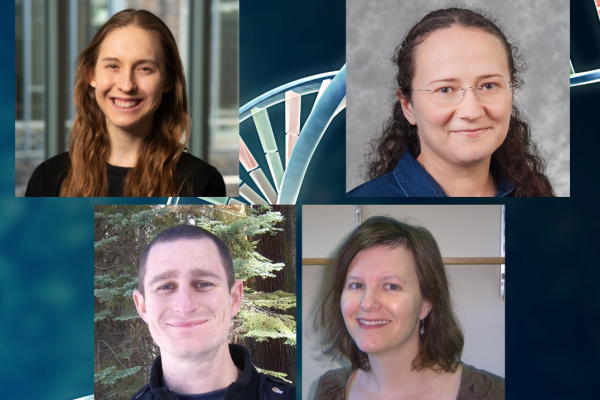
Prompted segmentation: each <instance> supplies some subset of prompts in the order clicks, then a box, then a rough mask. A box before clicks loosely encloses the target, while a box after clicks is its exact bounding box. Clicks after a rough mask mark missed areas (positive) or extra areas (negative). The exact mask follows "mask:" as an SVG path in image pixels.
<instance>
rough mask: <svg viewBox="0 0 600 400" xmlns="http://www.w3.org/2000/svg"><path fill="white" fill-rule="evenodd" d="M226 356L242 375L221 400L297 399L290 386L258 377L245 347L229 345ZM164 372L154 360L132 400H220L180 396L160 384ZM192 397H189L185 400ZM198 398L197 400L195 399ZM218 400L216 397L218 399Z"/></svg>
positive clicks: (213, 394)
mask: <svg viewBox="0 0 600 400" xmlns="http://www.w3.org/2000/svg"><path fill="white" fill-rule="evenodd" d="M229 354H230V355H231V360H232V361H233V363H234V364H235V366H236V367H237V368H238V369H240V370H241V371H242V377H241V378H240V380H238V381H235V382H233V383H232V384H231V385H229V386H228V387H226V388H224V390H225V392H224V396H223V397H222V398H223V399H224V400H234V399H235V400H292V399H296V388H295V387H293V386H290V384H289V383H287V382H284V381H282V380H279V379H277V378H273V377H271V376H269V375H265V374H262V373H259V372H258V371H257V370H256V368H254V365H252V358H251V357H250V353H249V352H248V350H246V348H245V347H244V346H240V345H238V344H229ZM162 377H163V370H162V362H161V360H160V356H159V357H157V358H156V360H154V363H153V364H152V370H151V371H150V382H149V383H148V384H147V385H146V386H144V387H143V388H142V389H140V390H139V391H138V392H137V393H136V394H134V395H133V397H132V398H131V400H182V399H188V398H189V399H196V398H197V399H203V400H204V399H205V398H204V397H202V396H206V395H210V396H215V395H217V396H219V395H220V394H219V392H221V390H217V391H215V392H210V393H205V394H204V395H186V396H185V397H184V396H181V395H179V394H177V393H175V392H173V391H172V390H171V389H169V388H167V387H166V386H165V385H164V383H163V378H162ZM188 396H192V397H188ZM194 396H200V397H194ZM217 398H219V397H217Z"/></svg>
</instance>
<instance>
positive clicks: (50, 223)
mask: <svg viewBox="0 0 600 400" xmlns="http://www.w3.org/2000/svg"><path fill="white" fill-rule="evenodd" d="M589 1H591V0H589ZM261 3H262V2H261ZM276 3H277V4H279V6H278V7H280V8H279V9H278V13H285V12H286V7H289V9H287V11H289V13H287V14H269V13H268V12H265V13H264V15H263V16H262V19H260V18H261V17H260V16H259V15H257V16H254V17H253V18H256V19H254V20H253V21H254V25H255V28H256V30H257V33H256V36H254V38H256V40H255V42H254V45H256V46H260V45H261V43H262V42H261V40H266V39H267V38H268V37H269V35H273V34H281V32H284V28H285V26H287V28H288V29H289V30H290V31H292V30H293V32H292V33H290V37H294V38H296V40H298V41H299V42H300V41H302V40H303V36H302V34H301V32H302V31H303V30H306V31H307V32H308V31H310V30H311V29H315V27H314V26H312V24H311V23H310V18H311V15H314V13H317V14H318V13H326V14H327V16H328V18H329V19H330V20H331V19H333V20H335V21H339V18H340V13H343V12H344V11H345V10H344V9H343V7H342V8H340V7H338V8H329V7H324V6H323V5H322V4H324V3H322V2H317V1H307V2H306V7H312V8H309V9H308V10H309V11H311V12H312V13H313V14H311V13H309V12H307V13H306V14H303V17H304V19H303V20H298V19H296V18H295V17H294V14H293V12H294V11H296V10H298V7H299V6H298V4H297V3H292V2H281V1H279V2H276ZM303 4H304V3H303ZM241 7H242V8H241V16H240V18H241V21H240V34H241V33H242V31H243V29H244V26H243V24H245V23H248V22H247V20H246V22H244V21H245V20H244V15H245V12H246V10H247V8H245V7H247V3H246V1H242V5H241ZM13 14H14V6H13V5H12V3H10V2H0V16H1V17H0V18H2V20H1V21H2V23H1V24H0V53H1V54H5V55H8V56H7V57H6V58H7V60H5V62H3V63H1V64H0V88H1V89H2V93H3V96H1V97H0V113H1V114H0V115H1V116H2V117H3V118H0V132H1V134H0V140H1V143H2V146H0V152H1V155H2V157H0V165H1V166H2V168H0V170H1V171H2V172H1V173H0V361H1V362H0V383H1V384H2V389H1V390H0V398H2V399H24V400H29V399H31V400H33V399H50V400H54V399H56V400H66V399H73V398H77V397H82V396H85V395H88V394H91V393H92V391H93V359H94V352H93V338H94V332H93V316H92V315H93V205H94V204H100V203H102V204H110V203H119V204H133V203H137V204H140V203H144V204H150V203H154V202H156V203H163V204H164V203H165V202H166V198H159V199H152V201H148V200H147V199H111V198H107V199H101V200H98V199H38V198H20V199H15V198H14V197H13V196H14V158H13V157H14V152H13V150H12V140H11V138H12V134H13V121H12V120H13V115H14V102H13V101H11V99H10V97H11V96H12V93H14V89H15V88H14V72H15V71H14V62H13V61H14V60H13V59H12V58H11V57H10V56H11V55H12V54H14V44H13V43H14V41H13V35H14V19H13V17H12V15H13ZM276 15H284V16H285V18H284V17H281V18H280V19H281V20H283V22H285V24H283V23H281V24H279V25H278V28H277V29H278V30H275V31H268V30H267V29H266V27H268V25H269V23H271V22H272V21H271V20H273V19H276V17H275V16H276ZM341 15H343V14H341ZM336 18H338V19H336ZM577 18H578V17H577V14H576V13H574V12H572V13H571V19H572V21H571V26H575V25H576V23H577V21H578V20H577ZM294 21H296V22H295V23H294V24H292V22H294ZM261 25H262V26H266V27H265V28H264V29H262V30H261V29H260V28H261ZM284 25H285V26H284ZM328 26H330V27H331V29H342V31H343V30H344V25H343V24H342V25H341V26H340V25H337V22H334V23H333V24H331V23H330V24H329V25H328ZM292 34H293V35H292ZM258 39H261V40H258ZM321 40H322V41H327V40H328V39H327V36H323V37H322V38H321ZM240 44H241V46H242V48H241V51H244V47H246V48H247V46H249V45H251V44H252V43H250V44H249V42H247V41H244V38H243V37H240ZM280 46H281V47H280V51H279V52H276V51H275V50H276V49H277V47H273V48H271V49H270V50H271V51H270V52H269V53H265V54H266V55H263V57H264V58H263V62H265V63H266V62H270V60H271V58H269V57H272V59H273V60H274V61H273V62H280V60H281V59H283V60H285V58H286V56H287V54H288V53H287V51H288V48H287V47H285V48H284V47H283V44H281V45H280ZM274 49H275V50H274ZM284 50H285V51H284ZM269 54H270V55H269ZM303 54H308V55H310V52H308V53H303ZM308 55H307V56H306V57H308ZM240 56H242V54H241V55H240ZM336 57H337V59H336V60H334V61H335V65H338V64H339V61H337V60H340V57H339V56H336ZM243 60H244V59H243V58H240V74H243V73H244V69H245V65H244V61H243ZM340 61H342V62H343V59H341V60H340ZM280 65H281V66H280V67H279V68H281V69H282V72H285V71H283V69H284V67H285V66H284V65H283V63H281V64H280ZM289 65H291V64H289ZM289 65H288V66H289ZM340 66H341V65H340ZM255 68H257V67H255ZM338 68H339V67H338ZM566 71H567V60H565V80H566V78H567V76H566ZM269 72H270V73H271V74H272V75H274V74H275V72H277V70H276V69H273V70H269ZM297 72H298V73H299V74H302V75H304V76H306V75H309V74H311V73H317V72H321V71H320V70H319V71H316V72H313V71H306V74H304V73H302V71H297ZM291 79H292V77H291V76H289V74H288V76H285V77H283V78H281V80H282V81H284V82H283V83H285V82H287V81H289V80H291ZM255 81H257V83H260V81H259V80H258V78H257V77H256V78H255ZM240 82H241V85H242V86H240V102H242V101H243V98H244V93H243V90H247V89H246V87H245V86H243V85H245V83H244V82H243V81H242V76H240ZM268 86H269V87H273V86H272V85H268ZM587 86H589V87H582V88H581V89H577V88H575V89H577V90H574V89H572V91H571V101H572V107H571V110H572V115H571V125H572V130H573V132H575V133H576V134H575V135H574V139H573V141H572V142H573V143H572V150H571V151H572V155H573V157H571V159H572V160H573V162H572V164H573V165H572V172H571V176H572V188H573V189H572V193H571V196H572V197H571V198H561V199H505V200H504V203H505V204H506V229H507V232H506V240H507V241H506V257H507V281H508V284H507V296H506V301H507V304H506V306H507V307H506V310H507V311H506V338H507V339H506V349H507V350H506V365H507V367H506V379H507V399H561V400H563V399H592V398H597V396H598V395H597V389H596V387H595V382H596V380H597V372H596V371H597V366H596V364H597V360H598V359H599V358H600V336H599V335H598V332H600V322H599V320H598V309H599V307H600V296H598V292H599V290H598V288H599V287H600V284H599V282H600V268H598V260H599V259H600V246H599V243H600V213H599V210H598V207H597V198H598V196H599V194H600V193H599V190H598V186H597V183H596V179H595V178H596V176H597V173H596V171H597V170H598V164H597V162H596V160H597V158H598V157H597V152H598V150H597V149H598V148H599V146H598V144H599V143H598V137H599V133H598V132H599V128H598V123H597V121H596V115H597V110H598V106H599V105H600V104H598V98H599V94H600V84H595V85H587ZM261 90H262V89H256V91H257V92H260V93H262V92H263V91H261ZM260 93H258V94H260ZM248 97H252V96H248ZM254 97H255V96H253V97H252V98H254ZM341 115H342V114H340V116H341ZM338 117H339V116H338ZM332 137H333V138H335V139H337V140H330V141H326V140H325V138H324V140H323V141H322V142H321V144H320V145H319V149H318V152H319V153H315V158H314V159H313V162H315V168H317V166H318V167H319V168H318V169H316V170H315V172H314V174H313V175H311V178H310V179H309V178H308V175H307V181H306V182H309V184H312V183H313V182H314V185H315V186H314V189H310V187H307V188H306V189H305V188H303V190H312V191H313V192H312V193H310V195H309V192H307V194H306V195H304V197H300V198H299V200H300V202H301V203H308V202H312V203H333V204H336V203H338V204H352V203H353V202H354V199H352V200H351V201H349V199H347V198H346V197H345V192H344V191H345V171H344V170H345V157H344V152H345V151H344V147H343V145H342V143H343V140H344V136H343V131H342V133H339V132H338V133H336V134H335V135H333V136H332ZM328 150H330V151H331V152H328ZM311 165H312V164H311ZM319 170H322V171H323V173H322V174H319ZM317 188H318V189H317ZM301 196H303V192H301ZM193 200H194V201H195V199H193ZM408 200H410V201H404V200H402V199H392V200H390V199H388V200H386V201H385V202H386V203H403V204H482V203H483V204H501V203H500V202H499V201H498V200H494V199H482V200H480V199H448V200H447V201H439V200H436V199H416V201H415V199H408ZM363 201H364V203H365V204H375V203H381V202H382V201H381V200H378V199H368V198H365V199H363ZM298 211H299V213H298V215H297V216H296V218H297V221H301V220H302V215H301V207H299V208H298ZM300 228H301V227H300V226H299V227H298V231H297V236H298V238H299V240H300V238H301V236H302V231H301V229H300ZM298 246H299V247H298V252H297V253H298V257H299V258H300V257H301V254H302V252H301V243H300V242H299V243H298ZM298 274H299V276H301V268H300V263H298ZM300 285H301V282H299V287H298V301H299V302H301V297H300V293H301V292H302V291H301V287H300ZM298 315H301V309H300V307H299V308H298ZM308 323H310V322H308ZM299 328H301V325H300V324H299ZM299 350H301V348H300V347H299ZM298 371H301V365H298ZM298 376H301V375H300V372H299V375H298Z"/></svg>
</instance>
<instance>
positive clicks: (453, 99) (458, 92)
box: [413, 82, 513, 106]
mask: <svg viewBox="0 0 600 400" xmlns="http://www.w3.org/2000/svg"><path fill="white" fill-rule="evenodd" d="M468 89H473V92H475V96H477V98H478V99H479V100H480V101H481V102H482V103H486V104H493V103H498V102H502V101H504V100H506V99H507V98H509V97H510V96H511V95H512V89H513V84H512V83H510V82H488V83H484V84H483V85H481V86H472V87H466V88H461V87H459V86H458V85H457V84H454V83H450V84H449V83H447V82H441V83H435V84H433V85H431V86H430V87H429V88H428V89H413V91H417V92H429V95H430V100H431V101H432V102H433V103H434V104H436V105H440V106H454V105H457V104H458V103H460V102H461V101H462V99H463V98H464V97H465V95H466V93H467V90H468Z"/></svg>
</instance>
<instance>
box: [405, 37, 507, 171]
mask: <svg viewBox="0 0 600 400" xmlns="http://www.w3.org/2000/svg"><path fill="white" fill-rule="evenodd" d="M434 81H439V82H441V83H442V85H443V83H445V82H448V84H456V85H458V86H459V87H461V88H466V87H480V86H482V85H485V84H486V83H495V82H499V83H500V82H502V84H504V85H506V83H507V82H509V81H510V73H509V67H508V59H507V55H506V50H505V49H504V46H503V45H502V42H501V41H500V39H498V38H497V37H496V36H494V35H492V34H490V33H487V32H484V31H481V30H477V29H467V28H464V27H460V26H454V27H451V28H448V29H442V30H438V31H435V32H433V33H432V34H430V35H429V36H428V37H427V39H425V40H424V41H423V43H421V44H420V45H419V46H418V47H417V48H416V49H415V74H414V78H413V82H412V87H413V89H427V88H429V87H431V85H432V82H434ZM436 86H437V83H436ZM486 87H493V85H487V86H486ZM505 88H506V86H505ZM445 91H447V89H445ZM505 93H508V95H506V96H501V97H500V100H499V101H494V102H486V101H483V102H482V101H481V100H480V99H479V98H477V97H476V95H475V92H474V90H473V89H469V90H467V91H466V93H465V95H464V98H462V100H461V101H460V102H459V103H458V104H456V105H443V106H442V105H439V104H435V102H434V101H432V100H433V97H432V95H431V92H422V91H413V92H412V101H411V102H408V101H407V100H405V99H402V98H400V101H401V103H402V108H403V111H404V115H405V116H406V118H407V119H408V121H409V122H410V123H411V124H413V125H417V127H418V132H419V139H420V142H421V156H422V157H423V158H426V159H429V160H430V161H434V162H436V163H437V164H438V165H445V166H448V165H450V166H469V165H472V164H475V163H478V162H482V161H485V160H489V158H490V157H491V155H492V153H493V152H494V151H495V150H496V149H498V147H500V145H501V144H502V142H503V141H504V139H505V138H506V134H507V132H508V126H509V122H510V115H511V108H512V91H511V90H510V89H508V88H507V89H506V92H505Z"/></svg>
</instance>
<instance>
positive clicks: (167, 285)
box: [157, 283, 175, 291]
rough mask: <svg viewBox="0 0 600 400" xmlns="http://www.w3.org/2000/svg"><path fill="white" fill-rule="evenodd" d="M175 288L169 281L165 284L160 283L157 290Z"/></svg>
mask: <svg viewBox="0 0 600 400" xmlns="http://www.w3.org/2000/svg"><path fill="white" fill-rule="evenodd" d="M174 288H175V285H173V284H171V283H167V284H166V285H162V286H160V287H159V288H158V289H157V290H158V291H161V290H173V289H174Z"/></svg>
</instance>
